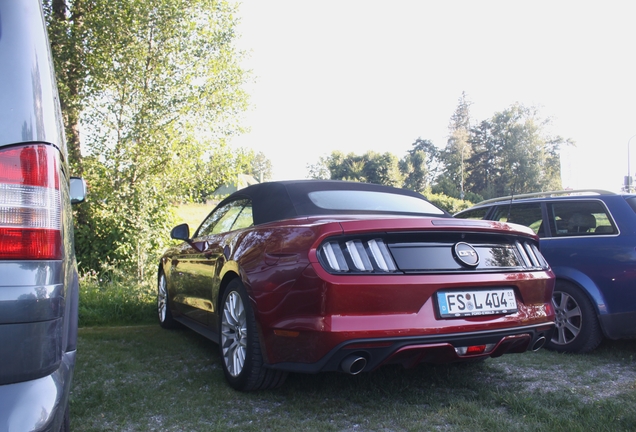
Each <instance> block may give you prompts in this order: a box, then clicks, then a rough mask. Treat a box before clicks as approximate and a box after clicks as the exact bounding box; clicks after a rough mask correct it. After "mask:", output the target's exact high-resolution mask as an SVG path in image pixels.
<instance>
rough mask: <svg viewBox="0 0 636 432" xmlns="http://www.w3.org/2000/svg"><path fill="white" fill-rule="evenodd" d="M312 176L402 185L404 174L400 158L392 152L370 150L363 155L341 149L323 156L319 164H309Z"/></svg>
mask: <svg viewBox="0 0 636 432" xmlns="http://www.w3.org/2000/svg"><path fill="white" fill-rule="evenodd" d="M309 171H310V177H311V178H323V179H324V178H328V179H332V180H347V181H358V182H366V183H375V184H383V185H388V186H398V187H399V186H400V185H401V184H402V181H403V180H402V174H401V172H400V167H399V160H398V158H397V156H395V155H394V154H392V153H389V152H387V153H376V152H373V151H369V152H366V153H364V154H363V155H356V154H354V153H349V154H347V155H345V154H344V153H342V152H339V151H333V152H331V155H329V156H327V157H321V158H320V160H319V161H318V163H317V164H315V165H310V166H309Z"/></svg>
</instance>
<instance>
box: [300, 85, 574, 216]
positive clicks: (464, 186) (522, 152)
mask: <svg viewBox="0 0 636 432" xmlns="http://www.w3.org/2000/svg"><path fill="white" fill-rule="evenodd" d="M470 105H471V102H469V101H468V99H467V97H466V94H465V93H462V96H461V97H460V99H459V102H458V105H457V108H456V110H455V112H454V113H453V115H452V116H451V119H450V122H449V137H448V141H447V143H446V147H445V148H443V149H441V150H440V149H438V148H437V147H436V146H435V145H434V144H433V142H431V141H430V140H427V139H422V138H418V139H417V140H416V141H415V142H414V143H413V145H412V148H411V149H410V150H408V152H407V154H406V155H405V156H404V157H403V158H402V159H401V160H400V161H399V163H398V167H399V171H400V172H399V173H398V172H397V170H396V169H395V161H396V160H397V158H396V157H395V156H394V155H392V154H390V153H385V154H383V155H380V154H377V153H374V152H367V153H365V154H364V155H355V154H353V153H350V154H347V155H345V154H344V153H342V152H339V151H334V152H332V153H331V155H329V156H324V157H321V158H320V160H319V161H318V162H317V163H316V164H314V165H310V166H309V167H308V168H309V172H310V177H311V178H331V179H339V180H353V181H364V182H369V183H378V184H387V185H391V186H399V187H404V188H406V189H411V190H414V191H417V192H420V193H422V194H425V195H427V196H430V197H432V198H433V199H434V200H436V203H438V204H440V206H441V207H442V208H445V209H447V210H449V211H451V212H455V211H459V210H461V209H462V208H465V206H466V205H467V204H466V202H467V201H468V202H473V203H475V202H478V201H481V200H483V199H484V198H494V197H497V196H502V195H510V194H522V193H530V192H537V191H546V190H556V189H560V188H561V171H560V157H559V150H560V148H561V146H563V145H574V144H573V142H572V141H571V140H566V139H563V138H561V137H559V136H556V137H555V136H552V135H550V134H549V132H548V127H549V125H550V121H549V119H544V118H543V117H541V116H540V114H539V111H538V109H537V108H535V107H526V106H523V105H521V104H514V105H512V106H510V107H509V108H507V109H505V110H504V111H501V112H497V113H495V114H494V115H493V116H492V117H491V118H489V119H487V120H484V121H482V122H480V123H478V124H477V125H476V126H472V125H473V121H472V119H471V117H470ZM444 197H450V198H453V199H450V198H449V199H446V198H444Z"/></svg>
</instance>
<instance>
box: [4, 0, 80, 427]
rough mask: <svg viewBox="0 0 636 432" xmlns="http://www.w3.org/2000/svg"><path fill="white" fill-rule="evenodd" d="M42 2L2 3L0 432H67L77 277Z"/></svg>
mask: <svg viewBox="0 0 636 432" xmlns="http://www.w3.org/2000/svg"><path fill="white" fill-rule="evenodd" d="M85 191H86V187H85V184H84V182H83V181H82V180H81V179H71V177H70V175H69V167H68V156H67V150H66V143H65V138H64V128H63V125H62V116H61V112H60V104H59V100H58V95H57V88H56V84H55V76H54V70H53V65H52V61H51V54H50V47H49V42H48V38H47V34H46V27H45V22H44V17H43V14H42V8H41V4H40V0H1V1H0V432H3V431H32V430H37V431H60V430H62V431H66V430H69V417H68V408H69V389H70V386H71V378H72V375H73V368H74V366H75V349H76V343H77V311H78V274H77V263H76V261H75V252H74V244H73V221H72V212H71V201H75V202H81V201H82V200H83V199H84V195H85Z"/></svg>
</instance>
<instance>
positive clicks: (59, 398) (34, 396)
mask: <svg viewBox="0 0 636 432" xmlns="http://www.w3.org/2000/svg"><path fill="white" fill-rule="evenodd" d="M74 368H75V351H70V352H66V353H64V354H63V355H62V362H61V363H60V366H59V368H58V369H57V370H55V371H54V372H53V373H52V374H50V375H47V376H45V377H42V378H38V379H34V380H31V381H23V382H19V383H15V384H7V385H2V386H0V431H2V432H4V431H55V432H57V431H59V429H60V427H61V425H62V421H63V419H64V412H65V409H66V406H67V404H68V400H69V390H70V386H71V379H72V376H73V369H74Z"/></svg>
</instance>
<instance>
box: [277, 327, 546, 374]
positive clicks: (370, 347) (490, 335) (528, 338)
mask: <svg viewBox="0 0 636 432" xmlns="http://www.w3.org/2000/svg"><path fill="white" fill-rule="evenodd" d="M553 331H554V323H551V322H550V323H542V324H536V325H532V326H524V327H516V328H513V329H504V330H490V331H480V332H470V333H456V334H444V335H433V336H413V337H401V338H400V337H393V338H373V339H355V340H349V341H346V342H343V343H341V344H340V345H338V346H336V347H335V348H334V349H332V350H331V351H330V352H329V353H328V354H327V355H326V356H324V357H323V358H322V359H321V360H320V361H318V362H316V363H292V362H286V363H276V364H273V365H268V367H269V368H271V369H278V370H285V371H289V372H300V373H318V372H326V371H342V369H343V368H342V364H343V362H344V361H345V359H347V358H350V357H352V356H354V357H363V358H364V359H365V364H366V365H365V367H364V368H363V369H362V370H361V371H360V372H368V371H372V370H374V369H376V368H378V367H380V366H383V365H386V364H401V365H403V366H404V367H407V368H408V367H413V366H416V365H417V364H420V363H451V362H457V361H464V360H470V359H478V358H486V357H499V356H501V355H503V354H509V353H522V352H525V351H528V350H531V349H532V350H536V349H539V348H541V347H542V346H543V343H544V342H545V341H548V340H550V338H551V337H552V332H553ZM487 344H493V347H492V348H491V349H490V350H489V351H486V352H484V353H483V354H478V355H464V356H460V355H458V354H457V352H456V351H455V348H458V347H467V346H477V345H487Z"/></svg>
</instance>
